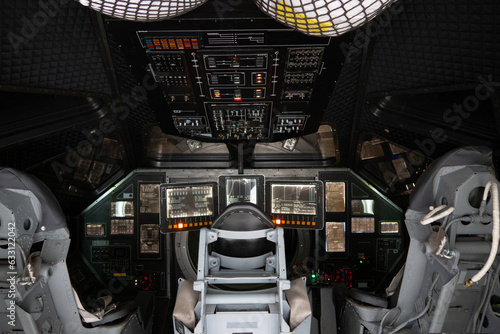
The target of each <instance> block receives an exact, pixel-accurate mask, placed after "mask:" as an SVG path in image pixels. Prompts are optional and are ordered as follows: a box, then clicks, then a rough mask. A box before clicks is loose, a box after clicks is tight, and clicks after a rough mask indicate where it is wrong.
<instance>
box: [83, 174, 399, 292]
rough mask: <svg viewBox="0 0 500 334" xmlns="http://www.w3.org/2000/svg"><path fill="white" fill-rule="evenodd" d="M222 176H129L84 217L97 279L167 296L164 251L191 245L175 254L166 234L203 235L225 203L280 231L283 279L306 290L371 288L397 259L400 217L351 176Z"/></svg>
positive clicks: (378, 285) (393, 207)
mask: <svg viewBox="0 0 500 334" xmlns="http://www.w3.org/2000/svg"><path fill="white" fill-rule="evenodd" d="M228 172H230V171H229V170H217V169H212V170H196V173H194V174H193V171H189V170H175V169H168V170H137V171H134V172H132V173H131V174H129V175H128V176H127V177H126V178H125V179H124V180H122V181H120V182H119V183H118V184H117V185H116V186H114V187H113V188H112V189H110V190H109V191H108V192H107V193H105V194H104V195H103V196H101V198H99V199H98V200H97V201H96V202H95V203H93V204H92V205H91V206H89V207H88V208H87V209H86V210H85V211H84V212H83V214H82V219H83V228H84V234H85V237H84V239H83V242H82V245H81V247H82V248H81V249H82V253H83V255H84V257H85V258H86V260H87V261H88V263H89V264H90V265H91V267H92V268H93V270H95V272H96V273H97V274H98V275H99V277H100V278H101V279H102V280H109V279H116V280H120V281H126V282H129V283H130V284H129V285H128V287H129V289H136V290H148V291H149V290H153V291H157V292H159V293H167V290H168V282H169V280H170V279H171V277H170V278H169V273H170V272H175V270H174V271H171V270H169V269H168V268H172V266H173V262H171V260H169V258H171V257H172V254H171V252H178V251H179V250H180V249H188V248H192V247H193V245H187V244H186V245H185V247H173V240H172V238H173V237H170V235H173V234H174V233H172V232H180V233H183V232H189V233H191V232H196V231H197V230H199V229H200V228H203V227H207V228H209V227H210V225H211V224H212V222H213V221H214V220H215V219H216V218H217V217H218V215H219V214H220V213H221V212H223V211H224V209H225V208H226V207H227V206H229V205H232V204H234V203H249V204H252V205H256V206H257V207H259V208H260V209H261V210H262V211H264V212H265V213H266V214H268V215H269V216H270V217H271V219H272V221H273V222H274V224H275V225H276V226H280V227H284V228H285V229H286V231H287V234H286V235H288V237H289V239H288V240H289V241H288V243H287V244H286V249H287V254H288V255H287V262H288V270H289V271H290V272H289V275H290V277H293V276H296V275H299V276H300V275H303V274H304V272H308V273H309V274H310V279H309V281H308V283H309V284H311V285H330V284H333V283H345V284H346V285H347V286H348V287H357V288H362V289H368V290H373V289H378V288H381V287H385V286H386V285H387V284H386V283H387V280H388V279H389V278H390V277H392V275H393V274H394V271H396V270H397V269H399V267H398V266H399V265H401V264H402V263H403V262H404V255H405V250H406V231H405V226H404V224H403V221H404V218H403V212H402V210H401V209H400V208H399V207H397V206H396V205H394V204H393V203H392V202H391V201H390V200H388V199H387V198H386V197H384V196H383V195H382V194H381V193H379V192H377V191H376V190H375V189H374V188H373V187H371V186H370V185H369V184H368V183H366V182H365V181H364V180H363V179H362V178H360V177H359V176H357V175H356V174H355V173H353V172H352V171H351V170H349V169H336V168H334V169H327V170H326V169H325V170H323V169H321V170H320V169H307V170H276V171H275V170H263V169H261V170H247V173H248V174H236V173H233V174H231V173H228ZM294 235H295V237H294ZM297 238H298V239H297ZM176 240H177V238H176ZM185 240H189V239H185ZM293 240H295V241H293ZM300 240H302V241H300ZM304 240H308V241H307V242H306V241H304ZM176 242H177V241H176ZM186 242H187V243H189V241H186ZM299 253H300V254H301V255H300V256H299V255H293V254H299ZM176 258H177V260H178V261H179V260H180V259H183V258H186V257H184V256H180V255H179V254H176ZM189 262H192V261H189ZM193 263H195V262H193ZM190 265H191V264H190V263H187V264H182V265H181V267H182V268H186V267H189V266H190ZM312 273H313V274H312ZM177 275H178V274H177ZM181 275H184V274H181ZM384 284H385V285H384Z"/></svg>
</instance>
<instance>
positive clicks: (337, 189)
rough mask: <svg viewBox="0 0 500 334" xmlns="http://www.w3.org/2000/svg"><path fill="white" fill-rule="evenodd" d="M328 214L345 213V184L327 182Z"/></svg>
mask: <svg viewBox="0 0 500 334" xmlns="http://www.w3.org/2000/svg"><path fill="white" fill-rule="evenodd" d="M325 187H326V190H325V194H326V196H325V197H326V212H345V183H344V182H326V186H325Z"/></svg>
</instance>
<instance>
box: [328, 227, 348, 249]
mask: <svg viewBox="0 0 500 334" xmlns="http://www.w3.org/2000/svg"><path fill="white" fill-rule="evenodd" d="M345 249H346V246H345V222H326V251H327V252H329V253H334V252H337V253H338V252H345Z"/></svg>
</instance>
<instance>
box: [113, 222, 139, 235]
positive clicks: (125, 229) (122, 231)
mask: <svg viewBox="0 0 500 334" xmlns="http://www.w3.org/2000/svg"><path fill="white" fill-rule="evenodd" d="M110 234H111V235H127V234H128V235H131V234H134V220H133V219H112V220H111V232H110Z"/></svg>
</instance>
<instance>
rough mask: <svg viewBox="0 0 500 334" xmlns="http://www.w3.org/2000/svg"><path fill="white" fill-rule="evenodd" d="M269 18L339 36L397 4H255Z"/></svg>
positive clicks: (348, 0) (278, 0) (282, 0)
mask: <svg viewBox="0 0 500 334" xmlns="http://www.w3.org/2000/svg"><path fill="white" fill-rule="evenodd" d="M254 1H255V3H256V4H257V6H258V7H259V8H260V9H261V10H262V11H263V12H265V13H266V14H268V15H269V16H271V17H273V18H274V19H276V20H278V21H280V22H282V23H285V24H286V25H288V26H290V27H292V28H294V29H297V30H300V31H302V32H304V33H306V34H308V35H314V36H338V35H341V34H344V33H346V32H348V31H351V30H353V29H356V28H358V27H360V26H362V25H363V24H365V23H367V22H368V21H370V20H371V19H373V18H374V17H375V16H377V15H378V14H379V13H380V12H381V11H383V10H384V9H385V8H386V7H387V6H389V5H390V4H392V3H393V2H395V1H396V0H254Z"/></svg>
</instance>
